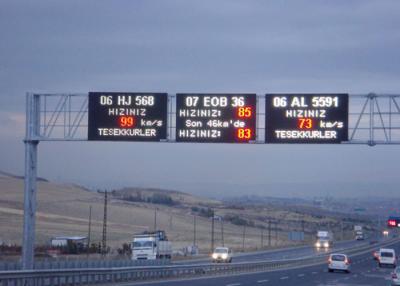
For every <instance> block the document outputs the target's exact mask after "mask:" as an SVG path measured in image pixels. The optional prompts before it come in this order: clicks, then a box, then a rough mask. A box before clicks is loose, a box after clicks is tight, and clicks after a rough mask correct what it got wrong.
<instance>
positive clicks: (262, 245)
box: [261, 228, 264, 249]
mask: <svg viewBox="0 0 400 286" xmlns="http://www.w3.org/2000/svg"><path fill="white" fill-rule="evenodd" d="M263 247H264V229H263V228H262V229H261V249H263Z"/></svg>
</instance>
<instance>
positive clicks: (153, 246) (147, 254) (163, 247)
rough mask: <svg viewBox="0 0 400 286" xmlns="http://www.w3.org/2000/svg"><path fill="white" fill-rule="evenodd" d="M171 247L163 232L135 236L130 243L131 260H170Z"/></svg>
mask: <svg viewBox="0 0 400 286" xmlns="http://www.w3.org/2000/svg"><path fill="white" fill-rule="evenodd" d="M171 256H172V247H171V242H169V241H168V239H167V237H166V235H165V232H163V231H157V232H147V233H142V234H136V235H134V237H133V241H132V260H154V259H161V258H171Z"/></svg>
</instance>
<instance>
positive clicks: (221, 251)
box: [211, 247, 232, 263]
mask: <svg viewBox="0 0 400 286" xmlns="http://www.w3.org/2000/svg"><path fill="white" fill-rule="evenodd" d="M211 257H212V261H213V262H229V263H230V262H232V250H231V249H229V248H228V247H217V248H215V250H214V252H213V254H212V255H211Z"/></svg>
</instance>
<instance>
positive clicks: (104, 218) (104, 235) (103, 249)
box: [101, 191, 108, 256]
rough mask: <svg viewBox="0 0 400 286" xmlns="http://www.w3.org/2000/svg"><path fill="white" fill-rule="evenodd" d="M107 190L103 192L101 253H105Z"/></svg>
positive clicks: (103, 254)
mask: <svg viewBox="0 0 400 286" xmlns="http://www.w3.org/2000/svg"><path fill="white" fill-rule="evenodd" d="M107 201H108V198H107V191H105V192H104V217H103V239H102V246H101V255H102V256H105V255H106V254H107Z"/></svg>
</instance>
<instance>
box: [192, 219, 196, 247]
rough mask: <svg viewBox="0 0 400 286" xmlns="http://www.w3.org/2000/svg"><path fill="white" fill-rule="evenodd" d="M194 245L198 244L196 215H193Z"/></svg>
mask: <svg viewBox="0 0 400 286" xmlns="http://www.w3.org/2000/svg"><path fill="white" fill-rule="evenodd" d="M193 246H196V215H193Z"/></svg>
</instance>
